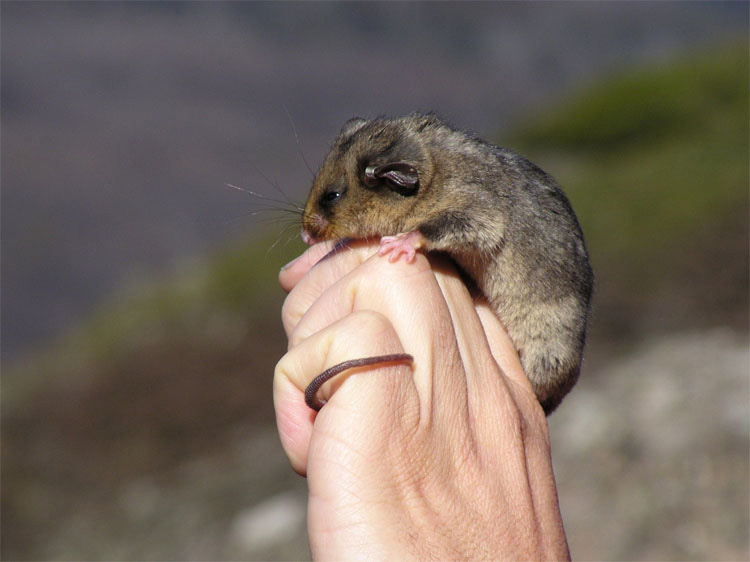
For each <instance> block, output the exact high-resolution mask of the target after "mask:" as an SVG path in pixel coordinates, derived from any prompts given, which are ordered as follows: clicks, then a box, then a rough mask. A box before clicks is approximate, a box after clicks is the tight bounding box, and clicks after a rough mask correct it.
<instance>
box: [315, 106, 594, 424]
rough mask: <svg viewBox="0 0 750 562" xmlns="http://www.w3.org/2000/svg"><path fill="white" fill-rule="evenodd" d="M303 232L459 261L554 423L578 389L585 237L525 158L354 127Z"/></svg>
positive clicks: (438, 135) (425, 117) (335, 155)
mask: <svg viewBox="0 0 750 562" xmlns="http://www.w3.org/2000/svg"><path fill="white" fill-rule="evenodd" d="M302 226H303V231H302V237H303V239H304V240H305V242H307V243H309V244H312V243H315V242H318V241H320V240H331V239H334V240H337V239H344V238H355V239H357V238H359V239H362V238H370V237H380V238H381V247H380V252H379V253H380V255H385V254H390V260H391V261H394V260H397V259H399V257H400V256H401V255H405V256H406V260H407V261H410V260H413V259H414V255H415V251H416V250H417V249H424V250H426V251H442V252H445V253H447V254H448V255H449V256H450V257H451V258H452V259H453V260H454V261H455V263H456V264H457V265H458V266H459V267H460V269H461V270H462V271H463V272H464V273H465V274H466V275H468V276H469V277H470V278H471V279H472V280H473V281H474V283H475V284H476V286H477V287H478V288H479V290H480V291H481V292H482V293H483V294H484V296H485V297H486V299H487V301H488V302H489V304H490V306H491V307H492V308H493V310H494V311H495V312H496V313H497V315H498V317H499V318H500V320H501V322H502V323H503V325H504V326H505V328H506V330H507V331H508V334H509V336H510V338H511V340H512V341H513V343H514V345H515V347H516V349H517V351H518V353H519V355H520V358H521V363H522V365H523V367H524V370H525V372H526V374H527V376H528V377H529V379H530V381H531V385H532V387H533V389H534V392H535V393H536V396H537V398H538V399H539V402H540V403H541V405H542V408H543V409H544V411H545V413H546V414H548V415H549V414H550V413H551V412H552V411H553V410H554V409H555V408H556V407H557V406H558V405H559V404H560V402H561V401H562V399H563V397H564V396H565V395H566V394H567V393H568V392H569V391H570V389H571V388H573V386H574V385H575V383H576V381H577V380H578V375H579V372H580V366H581V358H582V353H583V346H584V340H585V338H586V322H587V317H588V313H589V304H590V299H591V292H592V288H593V273H592V271H591V267H590V265H589V260H588V253H587V251H586V246H585V244H584V240H583V234H582V232H581V227H580V225H579V224H578V220H577V219H576V216H575V214H574V212H573V209H572V208H571V206H570V203H569V202H568V199H567V198H566V197H565V195H564V194H563V192H562V191H561V189H560V188H559V187H558V185H557V184H556V183H555V181H554V180H553V179H552V177H551V176H549V175H548V174H547V173H545V172H544V171H542V170H541V169H539V168H538V167H537V166H535V165H534V164H532V163H531V162H529V161H528V160H526V159H524V158H523V157H521V156H519V155H518V154H516V153H515V152H513V151H511V150H509V149H506V148H500V147H497V146H494V145H492V144H490V143H488V142H486V141H483V140H481V139H479V138H477V137H475V136H473V135H471V134H469V133H466V132H463V131H460V130H457V129H454V128H452V127H450V126H449V125H447V124H445V123H444V122H442V121H441V120H440V119H439V118H438V117H436V116H435V115H433V114H418V113H415V114H411V115H408V116H406V117H401V118H394V119H386V118H379V119H373V120H366V119H360V118H355V119H351V120H349V121H348V122H347V123H346V124H344V126H343V128H342V129H341V132H340V133H339V135H338V137H337V138H336V139H335V140H334V141H333V144H332V147H331V150H330V152H329V154H328V156H327V157H326V158H325V160H324V162H323V164H322V166H321V167H320V170H319V171H318V173H317V175H316V177H315V180H314V182H313V186H312V190H311V191H310V195H309V197H308V200H307V203H306V205H305V211H304V214H303V220H302ZM377 359H378V358H377V357H375V358H368V359H365V360H359V361H367V362H368V363H366V364H371V363H376V362H377ZM408 359H411V357H410V356H408V355H399V356H397V357H396V359H394V358H393V356H384V361H390V362H393V361H394V360H396V361H404V360H408ZM355 361H356V360H355ZM346 363H347V364H348V363H351V362H346ZM337 367H339V366H336V367H332V368H331V369H329V370H328V371H326V373H328V372H329V371H331V374H328V376H327V377H326V376H323V375H321V376H319V377H317V378H316V382H315V383H314V384H311V385H310V387H308V392H307V395H308V396H311V398H310V399H309V400H308V404H309V405H310V406H311V407H314V408H315V409H319V407H320V406H321V405H322V403H321V402H319V401H316V399H315V392H316V391H317V389H318V388H319V387H320V386H321V385H322V384H323V382H325V380H328V379H329V378H331V377H332V376H334V375H335V374H337V373H338V372H341V370H344V369H345V368H347V367H346V365H345V364H342V367H343V368H341V369H339V370H336V368H337Z"/></svg>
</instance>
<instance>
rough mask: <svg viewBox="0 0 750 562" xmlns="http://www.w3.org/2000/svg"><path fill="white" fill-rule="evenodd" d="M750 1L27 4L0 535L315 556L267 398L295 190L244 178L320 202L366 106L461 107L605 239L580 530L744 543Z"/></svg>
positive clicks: (655, 550) (21, 15)
mask: <svg viewBox="0 0 750 562" xmlns="http://www.w3.org/2000/svg"><path fill="white" fill-rule="evenodd" d="M748 11H749V7H748V4H747V3H745V2H728V3H724V2H710V3H709V2H691V3H648V2H638V3H554V4H549V3H476V4H475V3H460V4H459V3H451V2H447V3H397V4H392V3H383V4H372V3H351V4H350V3H213V2H211V3H209V2H191V3H179V2H169V3H160V2H149V3H135V2H127V3H117V2H107V3H74V2H64V3H63V2H55V3H44V2H34V3H24V2H9V1H5V2H3V3H2V5H0V25H1V26H2V30H1V33H0V37H1V42H2V43H1V49H0V52H1V56H2V61H1V67H0V69H1V73H2V76H1V85H0V94H1V104H2V108H1V109H2V112H1V119H2V147H1V149H2V154H1V156H2V160H1V165H2V168H1V178H0V180H1V182H2V223H1V231H0V239H1V241H2V355H1V361H2V474H1V479H2V537H1V539H2V541H1V552H0V554H1V555H2V558H3V559H6V560H32V559H33V560H53V559H55V560H229V559H249V560H257V559H269V560H288V559H305V558H307V557H309V551H308V549H307V543H306V537H305V481H304V480H303V479H301V478H299V477H297V476H296V475H294V474H293V473H292V471H291V469H290V468H289V466H288V464H287V462H286V460H285V458H284V456H283V453H282V451H281V448H280V445H279V443H278V438H277V436H276V432H275V428H274V420H273V411H272V403H271V379H272V373H273V366H274V364H275V362H276V361H277V360H278V359H279V358H280V357H281V355H282V354H283V353H284V350H285V346H286V341H285V338H284V335H283V331H282V329H281V323H280V319H279V316H280V314H279V313H280V307H281V303H282V301H283V294H282V292H281V290H280V289H279V288H278V285H277V281H276V278H277V272H278V269H279V267H281V265H283V264H284V263H286V262H287V261H288V260H290V259H291V258H292V257H294V256H295V255H297V254H298V253H299V252H300V251H302V249H303V248H302V244H301V242H300V241H299V222H298V221H299V217H297V216H294V215H293V214H288V213H284V212H282V211H280V210H279V209H280V207H282V206H283V204H280V203H274V202H273V201H269V200H267V199H263V198H261V197H256V196H252V195H250V194H247V193H242V192H240V191H238V190H234V189H231V188H229V187H227V186H226V185H225V184H227V183H229V184H233V185H236V186H239V187H241V188H243V189H246V190H252V191H255V192H258V193H260V194H262V195H263V196H265V197H269V198H272V199H276V200H281V201H284V200H286V199H287V198H289V199H290V200H292V201H296V202H302V201H303V200H304V198H305V194H306V192H307V190H308V189H309V186H310V183H311V179H312V174H311V172H310V171H309V169H308V163H309V166H310V167H311V168H312V169H313V170H314V169H315V168H316V167H317V165H318V163H319V162H320V161H321V159H322V157H323V156H324V155H325V153H326V152H327V146H328V144H329V142H330V141H331V139H332V138H333V136H334V135H335V134H336V133H337V132H338V130H339V128H340V127H341V125H342V124H343V123H344V122H345V121H346V120H347V119H349V118H350V117H353V116H355V115H359V116H364V117H373V116H377V115H381V114H387V115H399V114H404V113H407V112H410V111H413V110H436V111H437V112H438V113H439V114H440V115H441V116H442V117H444V118H445V119H447V120H448V121H450V122H452V123H453V124H455V125H456V126H459V127H461V128H465V129H469V130H472V131H475V132H477V133H478V134H479V135H480V136H482V137H485V138H487V139H489V140H492V141H494V142H497V143H500V144H503V145H506V146H510V147H512V148H514V149H516V150H518V151H519V152H521V153H522V154H524V155H526V156H527V157H529V158H530V159H531V160H533V161H534V162H536V163H537V164H539V165H540V166H541V167H542V168H544V169H545V170H547V171H548V172H550V173H551V174H553V175H554V176H555V177H556V178H557V179H558V180H559V182H560V183H561V184H562V186H563V187H564V188H565V190H566V191H567V193H568V194H569V196H570V199H571V201H572V203H573V207H574V208H575V209H576V211H577V212H578V215H579V218H580V220H581V222H582V225H583V228H584V233H585V234H586V237H587V243H588V246H589V249H590V252H591V256H592V261H593V265H594V269H595V272H596V274H597V287H596V294H595V300H594V314H593V320H592V326H591V335H590V339H589V345H588V349H587V357H586V363H585V366H584V371H583V374H582V377H581V381H580V383H579V385H578V387H577V388H576V390H575V391H574V392H573V393H572V394H571V396H570V397H569V398H568V399H567V400H566V401H565V402H564V403H563V405H562V406H561V408H560V409H559V410H558V412H556V413H555V414H554V415H553V416H552V417H551V418H550V419H549V423H550V430H551V434H552V446H553V460H554V466H555V471H556V474H557V478H558V486H559V494H560V502H561V508H562V513H563V518H564V521H565V525H566V530H567V532H568V537H569V540H570V546H571V550H572V554H573V557H574V558H578V559H600V560H602V559H629V560H635V559H642V560H647V559H714V560H719V559H722V560H747V559H748V558H749V557H750V551H749V547H748V528H749V526H750V517H749V515H748V511H749V503H748V502H749V498H750V490H749V489H748V481H749V480H750V473H749V463H748V457H749V454H750V451H749V447H748V444H749V439H750V435H749V433H750V432H749V427H750V413H749V409H750V406H749V404H750V390H749V385H750V359H749V356H748V306H749V304H748V270H749V264H748V232H749V222H748V207H749V201H748V187H749V185H750V181H749V179H748V169H749V162H748V152H749V151H748V122H749V117H748V83H749V76H748V68H749V65H748V16H749V15H750V14H749V13H748ZM268 207H270V208H271V209H270V210H269V209H268Z"/></svg>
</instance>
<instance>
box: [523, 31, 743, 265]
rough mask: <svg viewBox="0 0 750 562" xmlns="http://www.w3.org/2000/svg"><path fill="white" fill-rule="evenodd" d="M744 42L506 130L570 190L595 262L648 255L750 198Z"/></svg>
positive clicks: (626, 79)
mask: <svg viewBox="0 0 750 562" xmlns="http://www.w3.org/2000/svg"><path fill="white" fill-rule="evenodd" d="M748 83H749V77H748V52H747V46H746V45H745V44H741V45H737V46H731V47H729V48H727V49H725V50H723V51H720V52H711V53H702V54H699V55H695V56H693V57H691V58H688V59H685V60H680V61H678V62H676V63H672V64H666V63H664V64H661V65H659V66H657V67H653V68H648V69H645V70H636V71H632V72H628V73H624V74H622V75H620V76H617V77H615V78H613V79H611V80H610V81H606V82H604V83H602V84H601V85H598V86H595V87H593V88H591V89H589V90H588V91H586V92H584V93H582V94H581V95H578V96H576V97H574V98H573V99H572V100H571V101H570V102H569V103H567V104H564V105H562V106H560V107H557V108H555V109H553V110H551V111H550V112H549V113H547V114H542V115H541V116H540V117H539V118H538V119H537V120H536V121H535V122H533V123H531V124H526V125H524V126H523V127H522V128H521V129H520V130H519V131H517V132H516V133H515V134H513V135H511V136H510V139H511V140H510V141H509V142H508V144H509V145H511V146H514V147H517V148H519V149H520V150H521V152H523V153H525V154H526V155H528V156H529V157H530V158H531V159H532V160H534V161H536V162H539V163H541V164H542V166H543V167H546V168H548V171H551V172H552V173H553V174H554V175H555V176H556V177H557V179H558V180H559V181H560V183H561V184H562V185H563V187H564V188H565V190H566V192H567V193H568V195H569V197H570V199H571V202H572V203H573V207H574V208H575V209H576V211H577V213H578V214H579V217H580V219H581V222H582V225H583V228H584V232H585V234H586V237H587V240H588V243H589V246H590V250H591V253H592V256H593V258H594V260H595V261H596V262H608V261H612V260H621V259H627V260H642V259H644V258H645V257H647V256H650V255H654V254H656V253H659V252H663V251H664V249H665V248H666V247H667V246H668V245H670V244H671V243H673V242H674V241H675V240H686V241H687V240H690V239H691V238H692V236H694V234H695V230H696V227H697V226H699V225H705V224H706V223H712V222H716V221H721V220H722V219H723V218H724V216H725V215H726V214H727V213H728V212H731V211H732V210H734V209H737V208H740V209H743V208H744V209H747V205H748V186H749V185H750V182H749V180H748V154H749V146H748V120H749V115H748V107H749V102H748Z"/></svg>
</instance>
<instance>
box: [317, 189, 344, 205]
mask: <svg viewBox="0 0 750 562" xmlns="http://www.w3.org/2000/svg"><path fill="white" fill-rule="evenodd" d="M345 193H346V187H338V186H337V187H335V188H333V187H331V188H329V189H327V190H326V191H325V192H323V194H322V195H321V196H320V199H318V204H319V205H320V206H321V207H323V208H324V209H327V208H329V207H331V206H333V205H336V204H337V203H338V202H339V200H340V199H341V198H342V197H343V196H344V194H345Z"/></svg>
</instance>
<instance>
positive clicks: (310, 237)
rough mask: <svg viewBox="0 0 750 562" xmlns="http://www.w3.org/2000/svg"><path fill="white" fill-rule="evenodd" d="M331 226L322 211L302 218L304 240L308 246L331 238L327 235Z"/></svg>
mask: <svg viewBox="0 0 750 562" xmlns="http://www.w3.org/2000/svg"><path fill="white" fill-rule="evenodd" d="M329 226H330V223H329V222H328V221H327V220H326V219H325V218H324V217H323V216H321V214H320V213H314V214H312V215H310V216H308V217H306V218H305V219H303V220H302V241H303V242H304V243H305V244H307V245H308V246H312V245H313V244H317V243H318V242H320V241H321V240H327V239H328V238H330V236H327V235H326V230H327V229H328V227H329Z"/></svg>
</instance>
